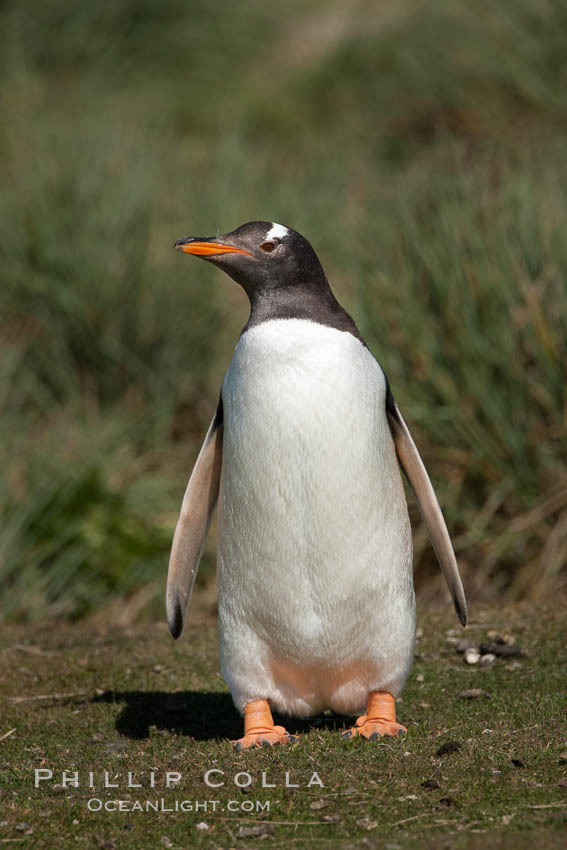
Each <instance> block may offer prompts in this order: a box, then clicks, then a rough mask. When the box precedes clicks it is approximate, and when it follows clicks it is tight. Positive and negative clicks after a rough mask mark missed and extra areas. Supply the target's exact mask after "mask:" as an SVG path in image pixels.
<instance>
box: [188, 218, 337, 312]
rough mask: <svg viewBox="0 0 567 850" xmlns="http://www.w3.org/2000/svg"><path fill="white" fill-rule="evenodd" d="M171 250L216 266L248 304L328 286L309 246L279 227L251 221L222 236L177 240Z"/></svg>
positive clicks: (272, 223) (288, 230) (293, 232)
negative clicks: (245, 296) (274, 293)
mask: <svg viewBox="0 0 567 850" xmlns="http://www.w3.org/2000/svg"><path fill="white" fill-rule="evenodd" d="M174 247H175V248H176V249H177V250H178V251H182V252H183V253H184V254H194V255H195V256H198V257H203V258H204V259H206V260H208V261H209V262H212V263H214V264H215V265H216V266H219V267H220V268H221V269H222V270H223V271H225V272H226V273H227V274H228V275H230V277H231V278H233V280H235V281H236V282H237V283H239V284H240V285H241V286H242V287H243V288H244V289H245V290H246V293H247V294H248V297H249V298H250V300H251V301H253V300H255V298H256V297H258V296H259V295H265V294H269V293H270V292H272V291H274V290H276V289H277V290H279V291H280V294H281V290H282V289H284V288H290V289H293V288H295V287H297V286H303V287H305V286H307V287H309V288H310V289H317V288H319V287H326V286H328V284H327V279H326V277H325V273H324V271H323V269H322V267H321V263H320V262H319V260H318V259H317V255H316V254H315V251H314V250H313V248H312V247H311V245H310V243H309V242H308V241H307V239H305V237H303V236H301V234H300V233H297V231H295V230H292V229H291V228H290V227H284V226H283V225H282V224H274V222H270V221H250V222H248V223H247V224H243V225H241V227H238V228H237V229H236V230H233V231H232V233H226V234H225V235H223V236H215V237H197V236H187V237H185V238H184V239H178V240H177V242H175V244H174Z"/></svg>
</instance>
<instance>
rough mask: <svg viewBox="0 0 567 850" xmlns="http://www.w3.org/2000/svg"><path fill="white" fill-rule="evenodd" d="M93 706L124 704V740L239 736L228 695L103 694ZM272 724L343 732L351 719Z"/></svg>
mask: <svg viewBox="0 0 567 850" xmlns="http://www.w3.org/2000/svg"><path fill="white" fill-rule="evenodd" d="M91 701H92V702H93V703H99V702H106V703H113V704H114V705H117V706H118V705H119V704H121V703H123V705H122V707H121V710H120V712H119V714H118V716H117V718H116V722H115V729H116V731H117V732H118V733H119V734H120V735H124V736H125V737H127V738H136V739H142V738H148V737H149V735H150V729H151V728H152V727H155V728H157V729H163V730H165V731H168V732H171V733H173V734H176V735H183V736H186V737H189V738H194V739H196V740H197V741H211V740H215V739H216V740H222V739H230V740H235V739H237V738H239V737H240V736H241V735H242V730H243V728H244V726H243V719H242V717H241V716H240V714H239V713H238V711H237V710H236V708H235V707H234V703H233V701H232V697H231V696H230V694H227V693H215V692H210V691H181V692H177V693H171V692H167V691H104V693H102V694H99V695H98V696H96V697H94V698H93V699H92V700H91ZM273 716H274V722H275V723H276V724H281V725H285V727H286V729H287V731H288V732H290V733H291V734H300V733H305V732H309V731H310V730H311V729H314V728H315V729H318V730H320V729H333V730H344V729H347V728H349V726H351V725H352V723H349V720H352V718H347V717H343V716H342V715H338V714H320V715H317V716H316V717H309V718H298V717H289V716H287V715H286V716H283V715H279V714H277V712H274V714H273Z"/></svg>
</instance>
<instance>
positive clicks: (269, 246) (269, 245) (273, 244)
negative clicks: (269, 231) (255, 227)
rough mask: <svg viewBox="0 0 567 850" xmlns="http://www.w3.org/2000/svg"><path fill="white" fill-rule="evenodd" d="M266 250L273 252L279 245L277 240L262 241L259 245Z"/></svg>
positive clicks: (269, 252) (268, 252)
mask: <svg viewBox="0 0 567 850" xmlns="http://www.w3.org/2000/svg"><path fill="white" fill-rule="evenodd" d="M258 247H259V248H261V249H262V251H265V252H266V254H271V253H272V251H273V250H274V249H275V248H276V247H277V242H274V241H273V240H272V239H268V240H267V241H266V242H261V243H260V245H259V246H258Z"/></svg>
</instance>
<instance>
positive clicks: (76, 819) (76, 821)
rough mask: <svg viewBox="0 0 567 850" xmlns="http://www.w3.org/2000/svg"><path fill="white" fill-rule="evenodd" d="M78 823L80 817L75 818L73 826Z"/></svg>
mask: <svg viewBox="0 0 567 850" xmlns="http://www.w3.org/2000/svg"><path fill="white" fill-rule="evenodd" d="M78 825H79V820H78V818H73V826H78Z"/></svg>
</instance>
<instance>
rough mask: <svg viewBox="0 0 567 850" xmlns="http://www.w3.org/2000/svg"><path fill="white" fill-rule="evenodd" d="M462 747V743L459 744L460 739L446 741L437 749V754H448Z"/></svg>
mask: <svg viewBox="0 0 567 850" xmlns="http://www.w3.org/2000/svg"><path fill="white" fill-rule="evenodd" d="M461 749H462V745H461V744H459V742H458V741H446V742H445V743H444V744H441V746H440V747H439V749H437V750H436V751H435V755H436V756H446V755H449V754H450V753H456V752H457V751H458V750H461Z"/></svg>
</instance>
